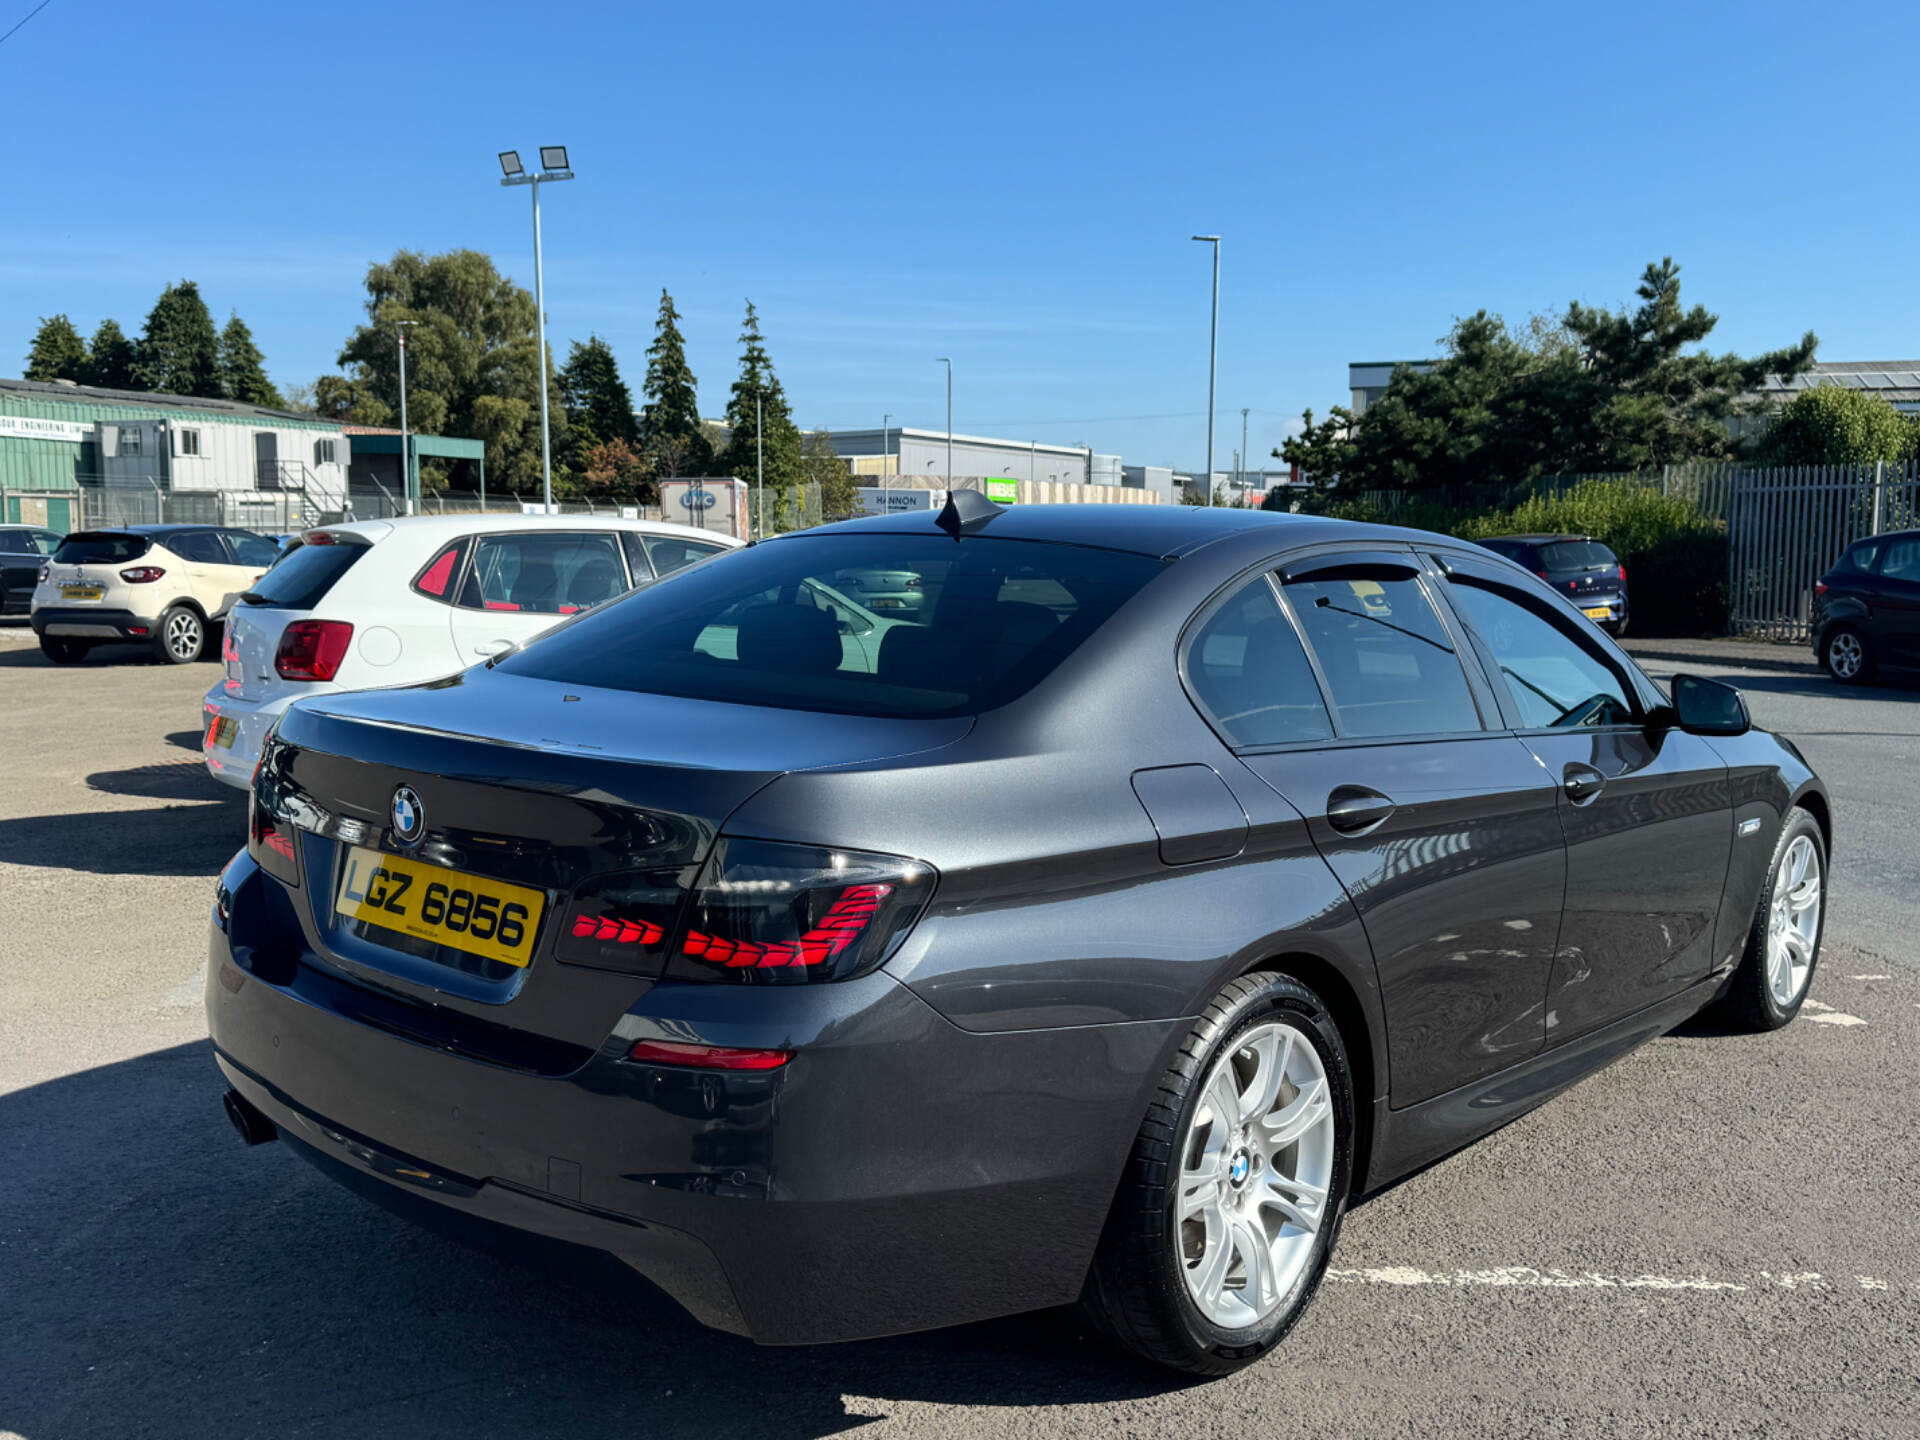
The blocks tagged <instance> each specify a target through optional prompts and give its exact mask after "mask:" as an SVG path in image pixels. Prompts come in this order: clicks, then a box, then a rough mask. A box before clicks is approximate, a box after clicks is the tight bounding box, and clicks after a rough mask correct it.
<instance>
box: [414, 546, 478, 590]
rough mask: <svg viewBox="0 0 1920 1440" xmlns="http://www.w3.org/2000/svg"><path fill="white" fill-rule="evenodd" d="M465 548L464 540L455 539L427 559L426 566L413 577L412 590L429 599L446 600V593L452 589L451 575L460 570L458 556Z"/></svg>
mask: <svg viewBox="0 0 1920 1440" xmlns="http://www.w3.org/2000/svg"><path fill="white" fill-rule="evenodd" d="M466 548H467V542H466V541H464V540H456V541H454V542H453V544H451V545H449V546H447V548H446V549H444V550H442V551H441V552H440V553H439V554H438V555H436V556H434V557H433V559H431V560H429V561H428V562H427V568H426V569H424V570H422V571H421V572H420V573H419V575H417V576H416V577H414V582H413V588H414V592H415V593H416V594H420V595H424V596H426V597H427V598H428V599H429V600H441V601H446V600H447V597H448V593H449V592H450V591H451V590H452V589H453V577H454V576H455V575H456V574H458V573H459V570H460V557H461V555H463V554H464V553H465V552H466ZM449 603H451V602H449Z"/></svg>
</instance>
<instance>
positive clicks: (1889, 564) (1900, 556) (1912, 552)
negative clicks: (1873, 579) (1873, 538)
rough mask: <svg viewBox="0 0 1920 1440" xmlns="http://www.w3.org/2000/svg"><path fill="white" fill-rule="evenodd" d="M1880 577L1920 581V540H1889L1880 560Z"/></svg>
mask: <svg viewBox="0 0 1920 1440" xmlns="http://www.w3.org/2000/svg"><path fill="white" fill-rule="evenodd" d="M1880 578H1881V579H1882V580H1909V581H1920V540H1889V541H1888V542H1887V553H1886V555H1885V556H1883V557H1882V558H1881V561H1880Z"/></svg>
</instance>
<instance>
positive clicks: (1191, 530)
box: [782, 503, 1413, 556]
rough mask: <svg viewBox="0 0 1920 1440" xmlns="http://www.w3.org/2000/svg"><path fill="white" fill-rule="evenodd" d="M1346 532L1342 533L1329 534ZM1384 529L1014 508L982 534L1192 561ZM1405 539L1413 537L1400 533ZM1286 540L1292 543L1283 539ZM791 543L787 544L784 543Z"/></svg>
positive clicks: (912, 529)
mask: <svg viewBox="0 0 1920 1440" xmlns="http://www.w3.org/2000/svg"><path fill="white" fill-rule="evenodd" d="M933 522H934V514H933V512H931V511H927V510H909V511H899V512H895V513H894V514H890V515H872V516H868V517H866V518H864V519H860V520H843V521H841V522H840V523H839V524H836V525H821V526H817V527H815V528H814V529H811V530H801V531H794V532H792V534H794V535H796V536H798V535H834V534H844V533H853V534H872V533H874V532H876V531H881V532H888V533H893V534H905V535H919V534H928V533H931V534H938V533H939V531H938V530H936V529H935V527H934V523H933ZM1336 526H1337V527H1341V528H1340V529H1338V530H1335V529H1332V528H1330V527H1336ZM1381 528H1382V527H1378V526H1369V525H1360V524H1357V523H1355V522H1353V521H1346V520H1329V519H1326V518H1324V517H1322V516H1318V515H1289V514H1282V513H1281V512H1279V511H1274V510H1236V509H1228V508H1226V507H1225V506H1203V505H1153V504H1125V503H1120V504H1111V505H1009V506H1007V507H1006V508H1005V509H1004V510H1002V511H1001V512H1000V513H999V514H998V515H995V516H992V517H991V518H990V519H988V520H986V521H985V522H984V523H983V524H982V525H981V527H980V528H979V529H978V530H976V531H974V532H973V533H975V534H980V535H992V536H995V537H997V538H999V539H1002V540H1051V541H1056V542H1058V543H1061V544H1067V545H1091V546H1094V547H1096V548H1098V549H1102V550H1130V551H1133V552H1135V553H1136V554H1140V555H1166V556H1174V555H1186V554H1190V553H1192V552H1193V551H1195V550H1198V549H1199V548H1200V547H1201V546H1203V545H1210V544H1212V543H1213V542H1214V541H1216V540H1224V539H1227V538H1229V537H1231V536H1235V535H1243V534H1247V533H1250V532H1254V531H1260V530H1265V531H1269V532H1271V533H1272V534H1273V535H1274V538H1275V539H1276V541H1279V542H1280V543H1286V541H1287V540H1293V541H1296V542H1297V543H1300V544H1308V543H1311V542H1312V541H1313V540H1333V539H1338V538H1340V537H1341V536H1342V535H1343V534H1354V535H1360V534H1365V533H1370V532H1374V531H1377V530H1380V529H1381ZM1398 533H1399V534H1400V535H1402V536H1405V535H1407V534H1410V533H1413V532H1409V531H1404V530H1403V531H1399V532H1398ZM1282 537H1285V538H1284V539H1283V538H1282ZM782 538H785V537H782Z"/></svg>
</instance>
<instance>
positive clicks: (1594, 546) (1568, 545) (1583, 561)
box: [1540, 540, 1620, 570]
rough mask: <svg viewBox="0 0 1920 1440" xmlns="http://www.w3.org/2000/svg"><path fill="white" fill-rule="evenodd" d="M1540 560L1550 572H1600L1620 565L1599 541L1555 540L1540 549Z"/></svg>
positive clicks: (1611, 552)
mask: <svg viewBox="0 0 1920 1440" xmlns="http://www.w3.org/2000/svg"><path fill="white" fill-rule="evenodd" d="M1540 558H1541V559H1542V560H1543V561H1545V562H1546V566H1547V569H1549V570H1598V569H1600V568H1601V567H1603V566H1607V565H1618V564H1619V563H1620V562H1619V560H1617V559H1616V558H1614V553H1613V551H1611V550H1609V549H1608V548H1607V547H1606V546H1604V545H1602V544H1601V543H1600V542H1599V541H1598V540H1555V541H1554V542H1553V543H1552V544H1550V545H1542V546H1541V547H1540Z"/></svg>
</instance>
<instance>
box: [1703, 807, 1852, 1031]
mask: <svg viewBox="0 0 1920 1440" xmlns="http://www.w3.org/2000/svg"><path fill="white" fill-rule="evenodd" d="M1826 894H1827V842H1826V838H1825V836H1823V835H1822V834H1821V833H1820V824H1819V822H1818V821H1816V820H1815V819H1814V818H1813V816H1811V815H1809V814H1808V813H1807V812H1806V811H1805V810H1794V811H1791V812H1790V813H1789V814H1788V816H1787V823H1786V824H1785V825H1783V826H1781V827H1780V838H1779V840H1778V841H1776V842H1775V843H1774V847H1773V863H1772V864H1771V865H1769V866H1768V867H1767V883H1766V886H1765V888H1764V889H1762V890H1761V892H1760V902H1759V904H1758V905H1757V906H1755V907H1754V914H1753V926H1752V928H1751V929H1750V930H1748V932H1747V949H1746V953H1745V954H1744V955H1743V956H1742V957H1741V960H1740V968H1739V969H1738V970H1736V971H1735V972H1734V976H1733V983H1732V985H1731V987H1730V988H1729V989H1728V991H1727V994H1726V1000H1725V1008H1726V1011H1727V1014H1728V1017H1729V1018H1730V1019H1732V1020H1734V1021H1735V1022H1737V1023H1738V1024H1739V1025H1741V1026H1742V1027H1743V1028H1745V1029H1748V1030H1778V1029H1779V1028H1780V1027H1781V1026H1783V1025H1786V1024H1789V1023H1790V1022H1791V1021H1792V1020H1793V1017H1794V1016H1796V1015H1798V1014H1799V1013H1800V1006H1801V1005H1802V1004H1803V1003H1804V1002H1805V1000H1806V998H1807V991H1808V989H1809V988H1810V987H1811V986H1812V984H1813V972H1814V971H1815V970H1816V969H1818V968H1819V965H1820V940H1821V937H1822V936H1823V935H1824V934H1825V931H1826V923H1827V906H1826Z"/></svg>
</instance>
